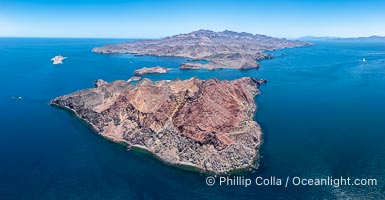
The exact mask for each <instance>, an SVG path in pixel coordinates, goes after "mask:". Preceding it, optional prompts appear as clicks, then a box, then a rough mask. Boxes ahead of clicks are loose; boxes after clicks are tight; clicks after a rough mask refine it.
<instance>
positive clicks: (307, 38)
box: [299, 35, 385, 41]
mask: <svg viewBox="0 0 385 200" xmlns="http://www.w3.org/2000/svg"><path fill="white" fill-rule="evenodd" d="M299 40H301V41H312V40H342V41H385V36H376V35H374V36H370V37H349V38H343V37H313V36H305V37H301V38H299Z"/></svg>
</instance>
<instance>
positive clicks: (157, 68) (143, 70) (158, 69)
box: [134, 66, 171, 76]
mask: <svg viewBox="0 0 385 200" xmlns="http://www.w3.org/2000/svg"><path fill="white" fill-rule="evenodd" d="M169 70H171V68H166V67H161V66H155V67H143V68H141V69H137V70H135V71H134V75H138V76H141V75H145V74H154V73H157V74H165V73H167V72H168V71H169Z"/></svg>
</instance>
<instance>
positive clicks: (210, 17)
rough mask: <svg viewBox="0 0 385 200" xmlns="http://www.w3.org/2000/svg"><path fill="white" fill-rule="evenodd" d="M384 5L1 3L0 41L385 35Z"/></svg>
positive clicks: (269, 0)
mask: <svg viewBox="0 0 385 200" xmlns="http://www.w3.org/2000/svg"><path fill="white" fill-rule="evenodd" d="M384 9H385V1H384V0H366V1H363V0H350V1H344V0H335V1H330V0H323V1H322V0H314V1H305V0H292V1H284V0H264V1H253V2H251V1H250V0H249V1H244V0H237V1H226V0H222V1H200V0H198V1H175V0H159V1H151V0H142V1H138V0H137V1H135V0H134V1H124V0H67V1H65V0H63V1H60V2H59V1H48V0H0V36H13V37H17V36H22V37H104V38H157V37H164V36H169V35H174V34H178V33H187V32H190V31H194V30H198V29H210V30H214V31H222V30H226V29H228V30H233V31H244V32H250V33H260V34H266V35H271V36H276V37H288V38H295V37H301V36H307V35H312V36H337V37H356V36H371V35H382V36H385V22H384V21H385V12H384Z"/></svg>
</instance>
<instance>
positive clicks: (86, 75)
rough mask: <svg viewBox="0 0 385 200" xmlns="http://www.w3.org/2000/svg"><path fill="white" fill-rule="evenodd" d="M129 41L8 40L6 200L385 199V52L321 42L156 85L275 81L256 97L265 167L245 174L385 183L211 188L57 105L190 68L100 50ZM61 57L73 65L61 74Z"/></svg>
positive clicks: (3, 53) (1, 187)
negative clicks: (252, 64) (138, 76)
mask: <svg viewBox="0 0 385 200" xmlns="http://www.w3.org/2000/svg"><path fill="white" fill-rule="evenodd" d="M123 41H126V40H118V39H42V38H41V39H38V38H35V39H32V38H0V86H1V90H0V91H1V92H0V199H4V200H8V199H15V200H20V199H28V200H30V199H31V200H33V199H65V200H70V199H86V200H91V199H140V200H142V199H146V200H147V199H154V200H163V199H183V200H189V199H210V200H214V199H221V200H224V199H231V200H234V199H274V200H278V199H370V198H371V199H385V43H384V42H383V43H381V42H347V41H316V42H315V43H316V45H315V46H312V47H302V48H295V49H285V50H279V51H274V52H272V53H273V54H274V55H275V56H276V57H275V59H272V60H265V61H262V62H261V68H260V69H258V70H248V71H237V70H218V71H205V70H197V71H194V70H186V71H181V70H178V69H175V70H172V71H170V73H169V74H158V75H148V76H147V77H148V78H150V79H152V80H161V79H174V78H177V77H179V78H181V79H188V78H190V77H193V76H197V77H199V78H202V79H208V78H211V77H217V78H219V79H227V80H231V79H236V78H239V77H243V76H251V77H256V78H264V79H267V80H268V81H269V82H268V83H267V84H266V85H263V86H262V87H261V88H260V90H261V94H260V95H259V96H258V97H257V98H256V102H257V104H258V110H257V112H256V120H257V122H258V123H259V124H260V125H261V126H262V128H263V138H264V141H263V145H262V147H261V150H260V153H261V159H260V160H259V164H260V167H259V169H257V170H256V171H254V172H242V173H240V175H241V176H243V177H245V178H255V177H258V176H261V177H265V178H269V177H270V176H275V177H276V178H286V177H287V176H290V177H293V176H298V177H303V178H325V177H327V176H332V177H340V176H343V177H351V178H376V179H377V186H340V187H333V186H293V185H289V187H287V188H285V187H283V186H255V185H254V186H250V187H247V188H245V187H243V186H218V185H215V186H211V187H210V186H207V185H206V183H205V179H206V177H207V176H208V175H206V174H201V173H199V172H195V171H187V170H183V169H180V168H177V167H174V166H168V165H165V164H164V163H162V162H160V161H159V160H156V159H154V158H153V157H152V156H151V155H148V154H145V153H142V152H137V151H127V150H126V148H125V147H124V146H122V145H119V144H115V143H113V142H110V141H107V140H105V139H104V138H102V137H101V136H98V135H97V134H95V133H93V132H92V131H91V130H90V129H89V127H88V126H87V125H86V124H84V123H82V122H81V121H80V120H78V119H77V118H76V117H74V116H73V115H71V114H70V113H68V112H66V111H64V110H60V109H57V108H55V107H51V106H50V105H48V102H49V101H50V99H52V98H54V97H56V96H60V95H64V94H67V93H70V92H73V91H76V90H79V89H84V88H89V87H93V81H94V80H95V79H104V80H107V81H112V80H117V79H124V80H127V79H128V78H129V77H130V76H131V75H132V74H133V71H134V70H135V69H137V68H141V67H151V66H154V65H162V66H166V67H170V68H177V67H178V65H179V64H180V63H182V62H185V61H186V60H187V59H185V58H175V57H165V58H156V57H148V56H143V57H135V56H132V55H128V54H124V55H102V54H95V53H92V52H91V49H92V47H95V46H100V45H104V44H109V43H119V42H123ZM59 54H61V55H63V56H67V57H69V58H68V59H66V60H64V64H62V65H52V64H51V61H50V59H51V58H52V57H53V56H55V55H59ZM362 58H366V60H367V62H365V63H364V62H362ZM19 96H21V97H23V100H21V101H20V100H18V99H17V97H19ZM12 97H16V98H12ZM230 177H231V176H230Z"/></svg>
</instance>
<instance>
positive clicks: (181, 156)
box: [50, 30, 311, 174]
mask: <svg viewBox="0 0 385 200" xmlns="http://www.w3.org/2000/svg"><path fill="white" fill-rule="evenodd" d="M307 45H311V44H310V43H306V42H301V41H290V40H286V39H278V38H272V37H268V36H264V35H253V34H249V33H237V32H232V31H223V32H213V31H208V30H199V31H195V32H192V33H188V34H180V35H176V36H172V37H167V38H164V39H160V40H138V41H134V42H127V43H123V44H114V45H106V46H103V47H96V48H94V49H93V50H92V51H93V52H97V53H131V54H135V55H152V56H181V57H187V58H190V59H191V60H206V61H208V62H207V63H199V62H188V63H182V64H181V65H180V69H209V70H215V69H221V68H232V69H253V68H258V67H259V63H258V62H257V60H261V59H267V58H272V57H273V56H272V55H270V54H264V53H263V51H267V50H275V49H281V48H292V47H300V46H307ZM168 70H170V69H169V68H165V67H161V66H156V67H151V68H142V69H138V70H136V71H135V73H134V76H133V77H131V78H130V79H129V80H128V81H114V82H110V83H107V82H106V81H103V80H97V81H95V88H90V89H85V90H80V91H77V92H74V93H72V94H68V95H64V96H60V97H57V98H55V99H53V100H51V102H50V103H51V105H54V106H58V107H61V108H65V109H68V110H71V111H72V112H74V113H75V114H76V115H77V116H78V117H79V118H80V119H83V120H84V121H85V122H86V123H88V124H89V125H90V126H91V127H92V128H93V129H94V130H95V132H97V133H99V134H100V135H102V136H104V137H106V138H108V139H110V140H112V141H115V142H124V143H126V144H127V145H128V146H129V147H139V148H142V149H145V150H147V151H149V152H151V153H152V154H154V155H155V156H157V157H158V158H160V159H161V160H162V161H164V162H166V163H170V164H176V165H187V166H192V167H195V168H197V169H200V170H202V171H207V172H212V173H215V174H221V173H228V172H231V171H233V170H238V169H246V168H250V167H253V166H255V161H256V160H257V159H258V156H259V153H258V148H259V146H260V144H261V141H262V139H261V135H262V131H261V128H260V126H259V125H258V123H257V122H255V121H254V120H253V118H254V113H255V111H256V104H255V100H254V97H255V96H256V95H258V94H259V90H258V87H259V86H260V85H261V84H263V83H266V82H267V81H266V80H264V79H260V80H257V79H254V78H250V77H244V78H240V79H236V80H232V81H227V80H223V81H219V80H217V79H215V78H213V79H209V80H199V79H197V78H191V79H188V80H179V79H176V80H171V81H169V80H163V81H157V82H153V81H151V80H149V79H146V78H145V79H141V77H140V76H139V75H144V74H147V73H167V71H168ZM131 81H139V82H137V84H134V85H133V84H130V83H129V82H131Z"/></svg>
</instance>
